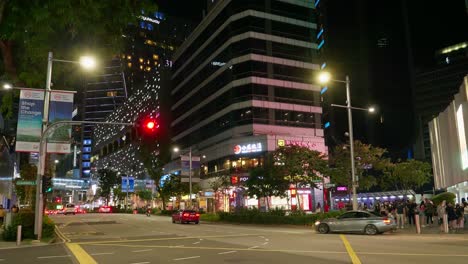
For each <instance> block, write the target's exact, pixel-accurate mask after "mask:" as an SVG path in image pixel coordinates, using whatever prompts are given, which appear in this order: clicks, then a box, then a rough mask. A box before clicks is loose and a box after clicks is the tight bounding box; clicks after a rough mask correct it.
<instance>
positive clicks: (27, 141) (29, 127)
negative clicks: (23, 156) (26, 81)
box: [15, 89, 44, 152]
mask: <svg viewBox="0 0 468 264" xmlns="http://www.w3.org/2000/svg"><path fill="white" fill-rule="evenodd" d="M43 111H44V90H34V89H22V90H21V93H20V101H19V110H18V126H17V130H16V148H15V150H16V151H17V152H39V141H40V139H41V133H42V114H43Z"/></svg>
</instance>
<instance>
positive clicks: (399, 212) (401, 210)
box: [396, 201, 406, 228]
mask: <svg viewBox="0 0 468 264" xmlns="http://www.w3.org/2000/svg"><path fill="white" fill-rule="evenodd" d="M405 209H406V206H405V204H404V203H403V201H401V202H399V203H398V205H397V206H396V219H397V228H405Z"/></svg>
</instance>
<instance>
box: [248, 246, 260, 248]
mask: <svg viewBox="0 0 468 264" xmlns="http://www.w3.org/2000/svg"><path fill="white" fill-rule="evenodd" d="M254 248H258V246H253V247H249V249H254Z"/></svg>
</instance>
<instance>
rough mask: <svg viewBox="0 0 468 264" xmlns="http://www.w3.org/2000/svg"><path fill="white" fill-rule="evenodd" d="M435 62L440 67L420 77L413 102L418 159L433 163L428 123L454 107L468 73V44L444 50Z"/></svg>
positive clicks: (460, 44)
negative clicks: (450, 105) (451, 105)
mask: <svg viewBox="0 0 468 264" xmlns="http://www.w3.org/2000/svg"><path fill="white" fill-rule="evenodd" d="M435 58H436V62H437V65H436V66H434V67H431V68H429V69H426V70H423V71H420V72H417V73H416V77H415V87H414V98H413V100H414V107H415V119H416V120H415V121H416V140H415V148H414V149H415V151H414V155H415V158H417V159H422V160H427V161H430V160H431V144H430V138H429V128H428V123H429V121H431V120H432V119H433V118H435V117H436V116H437V115H438V114H439V113H440V112H442V111H443V110H444V109H445V108H446V107H447V106H448V105H449V104H450V102H451V101H452V100H453V98H454V95H455V94H456V93H458V91H459V89H458V87H459V84H460V83H461V82H462V80H463V78H464V77H465V75H466V74H467V73H468V42H462V43H457V44H455V45H451V46H448V47H445V48H443V49H440V50H438V51H437V52H436V54H435Z"/></svg>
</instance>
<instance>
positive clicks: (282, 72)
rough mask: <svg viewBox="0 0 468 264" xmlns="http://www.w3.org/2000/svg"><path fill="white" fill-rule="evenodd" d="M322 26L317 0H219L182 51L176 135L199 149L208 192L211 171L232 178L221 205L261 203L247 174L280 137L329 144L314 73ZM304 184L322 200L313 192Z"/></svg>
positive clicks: (320, 146)
mask: <svg viewBox="0 0 468 264" xmlns="http://www.w3.org/2000/svg"><path fill="white" fill-rule="evenodd" d="M318 33H319V32H318V30H317V13H316V9H315V7H314V2H313V1H293V0H287V1H286V0H275V1H259V0H249V1H247V0H236V1H231V0H224V1H214V2H213V4H212V5H210V9H209V12H208V14H207V15H206V17H205V18H204V19H203V20H202V22H201V23H200V24H199V25H198V27H197V28H196V29H195V30H194V31H193V33H192V34H191V35H190V36H189V38H188V39H187V40H186V41H185V42H184V43H183V44H182V45H181V47H180V48H179V49H178V50H177V51H176V53H175V55H174V66H173V74H172V81H173V85H172V86H173V88H172V90H171V98H172V107H171V112H172V117H173V120H172V122H171V135H172V141H174V142H175V143H177V144H178V145H179V146H180V147H181V148H185V149H188V148H191V150H192V153H193V155H197V156H201V157H202V160H201V162H202V164H203V166H202V169H201V172H200V175H201V178H202V182H201V185H202V188H203V189H204V190H207V191H208V193H210V192H209V189H210V187H209V185H210V184H209V182H210V181H211V180H212V179H213V178H216V177H218V176H221V175H222V176H228V177H230V179H231V183H232V184H233V188H234V190H231V193H230V198H229V199H231V200H228V198H227V197H225V198H224V201H222V202H219V203H218V202H217V203H218V204H217V205H216V206H218V207H220V204H224V205H226V206H223V208H224V210H228V209H227V208H228V207H230V208H232V206H247V205H248V204H249V203H254V204H255V206H259V205H257V204H256V203H257V202H255V201H249V199H243V198H242V197H243V195H242V194H241V192H242V188H241V186H242V181H243V180H242V179H245V177H248V171H249V170H250V169H251V168H252V167H256V166H262V165H263V159H264V155H265V154H266V153H267V152H269V151H274V150H275V149H276V148H277V147H278V146H281V145H285V144H286V145H287V144H297V145H302V146H306V147H309V148H310V149H314V150H318V151H321V152H324V153H326V152H327V148H326V146H325V142H324V135H323V126H322V121H321V120H322V118H321V116H322V107H321V97H320V91H321V86H320V85H318V84H316V83H315V82H314V81H313V80H314V76H315V74H316V72H318V71H319V70H320V68H321V65H323V62H324V61H322V59H321V56H320V54H319V52H318V50H319V48H320V47H319V45H320V44H319V43H317V42H318V41H317V35H318ZM322 45H323V44H322ZM173 158H174V159H175V158H176V156H175V154H174V156H173ZM237 191H238V192H239V194H237V195H236V194H233V193H235V192H237ZM202 193H203V192H202ZM303 193H304V194H305V195H308V197H309V199H308V200H307V201H310V204H311V205H312V204H313V203H314V201H316V199H315V198H314V193H313V191H311V190H308V191H307V190H304V191H303ZM234 197H237V198H234ZM205 198H206V197H203V195H202V197H200V206H202V207H203V206H204V202H202V201H204V200H205ZM236 199H237V200H236ZM304 201H305V200H304ZM283 202H284V201H278V204H281V205H286V203H285V202H284V203H283ZM259 203H260V202H259ZM205 206H207V207H209V205H208V204H207V203H206V204H205ZM311 209H312V206H310V208H309V207H308V208H306V210H311Z"/></svg>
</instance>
